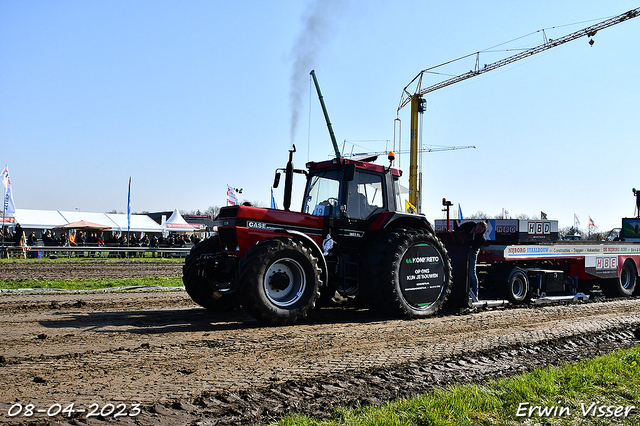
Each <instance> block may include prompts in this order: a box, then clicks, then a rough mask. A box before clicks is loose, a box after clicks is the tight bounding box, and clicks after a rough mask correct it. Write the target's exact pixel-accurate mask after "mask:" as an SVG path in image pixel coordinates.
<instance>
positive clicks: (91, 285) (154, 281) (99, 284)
mask: <svg viewBox="0 0 640 426" xmlns="http://www.w3.org/2000/svg"><path fill="white" fill-rule="evenodd" d="M182 285H183V284H182V277H170V278H166V277H146V278H118V279H99V278H90V279H69V280H26V281H0V289H8V290H15V289H22V288H56V289H65V290H99V289H106V288H113V287H129V286H161V287H178V286H182Z"/></svg>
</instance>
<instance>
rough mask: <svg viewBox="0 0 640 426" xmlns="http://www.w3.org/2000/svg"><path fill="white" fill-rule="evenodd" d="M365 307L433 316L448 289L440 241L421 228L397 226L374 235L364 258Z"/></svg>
mask: <svg viewBox="0 0 640 426" xmlns="http://www.w3.org/2000/svg"><path fill="white" fill-rule="evenodd" d="M365 265H366V266H365V271H364V282H363V285H362V291H363V293H364V296H365V300H366V303H367V306H369V308H371V309H372V310H375V311H377V312H380V313H383V314H391V315H393V316H403V317H407V318H420V317H426V316H430V315H433V314H434V313H436V312H437V311H438V310H439V309H440V307H441V306H442V304H443V303H444V302H445V301H446V299H447V297H448V296H449V293H450V292H451V261H450V259H449V256H448V254H447V250H446V249H445V248H444V246H443V245H442V242H440V240H439V239H438V238H436V237H435V236H434V235H433V234H431V233H429V232H428V231H424V230H414V229H397V230H394V231H392V232H389V233H388V234H385V235H383V236H382V237H380V238H378V239H377V240H376V241H374V243H373V244H372V245H371V248H370V250H369V251H368V253H367V258H366V259H365Z"/></svg>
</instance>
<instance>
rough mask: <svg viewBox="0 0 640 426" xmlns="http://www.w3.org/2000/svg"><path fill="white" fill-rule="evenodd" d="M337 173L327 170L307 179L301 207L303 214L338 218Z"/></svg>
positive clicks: (338, 187) (338, 183) (338, 188)
mask: <svg viewBox="0 0 640 426" xmlns="http://www.w3.org/2000/svg"><path fill="white" fill-rule="evenodd" d="M339 195H340V181H339V172H338V171H336V170H328V171H324V172H321V173H318V174H316V175H314V176H311V177H310V178H309V181H308V182H307V189H306V192H305V197H304V204H303V206H302V212H303V213H310V214H314V215H317V216H326V215H329V216H339V214H340V209H339V208H338V204H339V203H338V197H339Z"/></svg>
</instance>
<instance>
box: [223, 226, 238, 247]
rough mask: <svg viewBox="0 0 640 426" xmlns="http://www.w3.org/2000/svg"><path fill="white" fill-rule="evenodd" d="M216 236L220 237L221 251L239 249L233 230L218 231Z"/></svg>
mask: <svg viewBox="0 0 640 426" xmlns="http://www.w3.org/2000/svg"><path fill="white" fill-rule="evenodd" d="M218 236H219V237H220V246H221V247H222V250H223V251H237V250H239V249H240V247H239V246H238V237H237V235H236V229H235V228H222V229H219V230H218Z"/></svg>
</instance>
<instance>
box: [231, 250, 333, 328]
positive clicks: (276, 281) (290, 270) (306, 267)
mask: <svg viewBox="0 0 640 426" xmlns="http://www.w3.org/2000/svg"><path fill="white" fill-rule="evenodd" d="M320 276H321V271H320V268H319V266H318V259H317V258H316V257H314V256H313V254H312V252H311V249H310V248H308V247H307V246H305V245H304V244H303V243H301V242H300V241H297V240H294V239H292V238H287V237H279V238H271V239H267V240H264V241H263V242H261V243H259V244H256V245H255V246H253V247H252V248H250V249H249V250H247V253H246V254H245V257H244V259H243V260H242V261H241V262H240V267H239V269H238V272H237V281H238V288H239V299H240V303H241V304H242V307H243V309H244V310H245V311H246V312H247V313H248V314H249V315H251V316H252V317H254V318H255V319H257V320H259V321H262V322H265V323H268V324H273V325H286V324H294V323H296V322H297V321H298V320H300V319H302V318H304V317H306V316H307V314H308V313H309V311H310V310H311V309H313V308H314V306H315V303H316V300H317V299H318V297H319V296H320V286H321V284H322V282H321V279H320Z"/></svg>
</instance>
